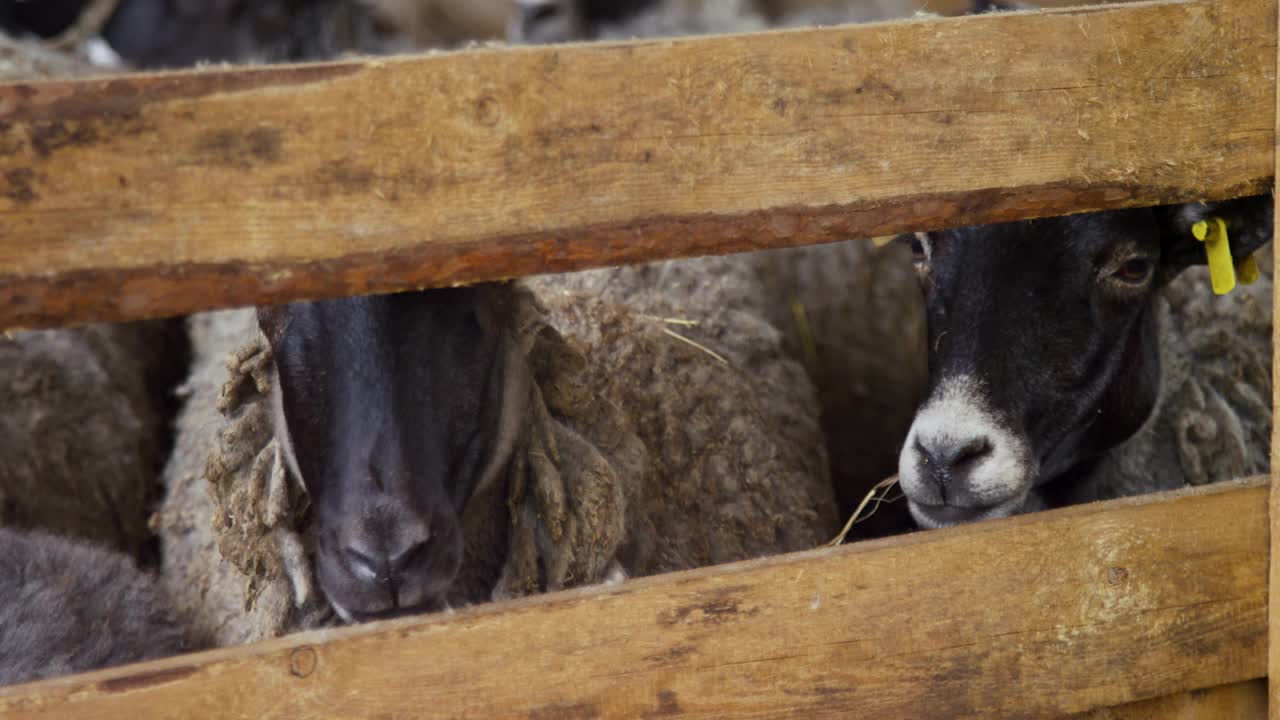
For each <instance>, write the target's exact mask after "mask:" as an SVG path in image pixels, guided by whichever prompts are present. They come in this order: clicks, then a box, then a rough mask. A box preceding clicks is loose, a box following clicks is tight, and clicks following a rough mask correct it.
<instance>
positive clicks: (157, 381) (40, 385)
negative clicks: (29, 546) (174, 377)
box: [0, 323, 180, 553]
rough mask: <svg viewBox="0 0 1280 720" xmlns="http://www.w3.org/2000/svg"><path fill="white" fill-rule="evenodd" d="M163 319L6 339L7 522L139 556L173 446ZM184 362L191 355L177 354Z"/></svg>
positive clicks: (1, 442) (1, 508)
mask: <svg viewBox="0 0 1280 720" xmlns="http://www.w3.org/2000/svg"><path fill="white" fill-rule="evenodd" d="M170 337H171V332H170V330H169V329H168V328H167V326H166V325H165V324H163V323H137V324H132V325H118V326H110V325H95V326H89V327H84V328H74V329H69V330H41V331H31V332H21V333H16V334H14V335H13V336H12V337H11V338H6V337H0V407H3V408H4V412H3V413H0V448H3V450H0V455H2V456H3V462H0V525H5V526H17V527H40V528H45V529H48V530H51V531H54V532H57V533H59V534H63V535H69V536H77V537H83V538H86V539H90V540H95V541H98V542H100V543H103V544H105V545H108V546H110V547H113V548H117V549H121V550H124V551H126V552H129V553H136V552H138V551H139V549H140V548H141V547H142V546H143V545H144V544H145V543H146V542H147V541H148V539H149V537H150V532H149V531H148V529H147V514H148V512H149V503H150V502H151V500H152V498H153V497H154V495H155V491H156V489H157V488H156V475H157V472H158V471H159V469H160V467H161V466H162V464H163V462H164V459H163V453H164V451H165V447H164V446H165V443H164V434H165V433H164V426H165V417H164V414H163V410H164V408H163V406H164V401H163V395H164V392H165V388H164V387H163V385H164V383H163V377H164V376H165V375H167V374H169V371H170V370H171V369H172V368H171V367H170V368H168V369H166V367H165V366H176V365H178V364H179V362H180V354H176V350H175V347H174V343H172V342H171V341H170ZM175 361H179V362H175Z"/></svg>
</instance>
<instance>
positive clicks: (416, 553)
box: [391, 534, 435, 573]
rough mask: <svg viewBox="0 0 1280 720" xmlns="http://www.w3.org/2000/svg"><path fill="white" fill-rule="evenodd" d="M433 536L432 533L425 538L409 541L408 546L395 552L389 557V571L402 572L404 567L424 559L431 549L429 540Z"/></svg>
mask: <svg viewBox="0 0 1280 720" xmlns="http://www.w3.org/2000/svg"><path fill="white" fill-rule="evenodd" d="M434 537H435V535H434V534H431V535H428V536H427V539H425V540H422V541H419V542H415V543H411V544H410V545H409V546H408V547H406V548H405V549H403V550H401V551H400V552H399V553H396V555H394V556H393V557H392V558H391V571H392V572H395V573H399V572H403V571H404V570H405V569H406V568H408V567H410V566H412V565H414V564H416V563H419V562H421V561H422V560H424V559H425V558H426V557H427V553H428V552H429V551H430V549H431V541H432V539H433V538H434Z"/></svg>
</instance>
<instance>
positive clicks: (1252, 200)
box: [1156, 194, 1273, 281]
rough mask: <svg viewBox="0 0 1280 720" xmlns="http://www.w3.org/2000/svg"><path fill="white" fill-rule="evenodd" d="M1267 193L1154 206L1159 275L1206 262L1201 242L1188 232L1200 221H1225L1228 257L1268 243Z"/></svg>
mask: <svg viewBox="0 0 1280 720" xmlns="http://www.w3.org/2000/svg"><path fill="white" fill-rule="evenodd" d="M1272 205H1273V203H1272V198H1271V195H1270V194H1267V195H1255V196H1253V197H1246V198H1238V199H1236V200H1226V201H1223V202H1216V203H1187V204H1185V205H1166V206H1163V207H1159V208H1156V217H1157V221H1158V223H1159V226H1160V274H1161V277H1162V279H1163V280H1165V281H1168V280H1171V279H1173V278H1174V277H1176V276H1177V275H1178V273H1180V272H1182V271H1183V270H1185V269H1187V268H1189V267H1192V266H1193V265H1204V264H1206V263H1207V262H1208V259H1207V256H1206V255H1205V246H1204V243H1202V242H1200V241H1199V240H1197V239H1196V237H1195V235H1193V234H1192V227H1193V226H1195V224H1196V223H1198V222H1200V221H1202V220H1206V221H1207V220H1210V219H1212V218H1222V220H1224V221H1225V222H1226V224H1227V239H1228V242H1229V243H1230V246H1231V257H1233V258H1234V259H1236V260H1237V261H1238V260H1243V259H1244V258H1247V257H1249V256H1250V255H1252V254H1253V253H1255V252H1257V251H1258V250H1259V249H1260V248H1262V247H1263V246H1264V245H1266V244H1267V243H1268V242H1271V235H1272V230H1273V224H1272V223H1273V220H1272Z"/></svg>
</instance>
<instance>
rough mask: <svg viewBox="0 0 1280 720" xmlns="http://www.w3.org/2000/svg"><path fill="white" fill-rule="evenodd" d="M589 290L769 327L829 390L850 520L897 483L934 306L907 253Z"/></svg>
mask: <svg viewBox="0 0 1280 720" xmlns="http://www.w3.org/2000/svg"><path fill="white" fill-rule="evenodd" d="M519 4H520V6H521V7H522V8H523V12H522V14H519V17H520V18H521V20H520V23H517V24H514V25H513V26H512V28H511V30H510V33H509V37H510V38H511V39H512V40H513V41H516V42H520V41H539V42H554V41H564V40H575V39H589V38H604V37H614V38H621V37H661V36H668V35H676V34H702V33H724V32H747V31H753V30H759V29H762V28H764V27H766V26H771V24H774V23H777V22H781V23H783V24H790V25H795V24H806V23H809V22H815V21H823V22H840V21H844V22H848V21H864V20H873V19H888V18H892V17H897V16H904V15H909V14H911V13H912V12H913V11H914V9H915V8H914V5H913V4H911V3H907V2H895V0H889V1H888V2H882V3H869V2H840V1H838V0H832V1H829V2H828V1H823V0H813V1H812V2H799V3H794V2H793V3H777V2H775V3H768V4H767V5H768V7H767V8H763V7H761V6H757V5H756V4H755V3H753V2H749V1H748V0H740V1H738V2H698V1H697V0H666V1H664V2H656V1H645V2H613V3H609V2H592V1H591V0H520V3H519ZM761 5H764V3H762V4H761ZM548 8H550V9H548ZM606 11H607V13H608V14H607V16H606ZM592 13H595V14H596V15H595V16H592V15H591V14H592ZM592 17H598V18H601V19H600V20H599V21H598V22H595V23H594V24H593V23H592V22H585V23H581V22H577V21H576V20H575V21H573V22H569V23H568V24H565V22H564V21H565V19H566V18H569V19H571V20H572V19H573V18H586V19H587V20H590V19H591V18H592ZM580 278H581V279H579V280H574V281H571V282H576V283H579V284H578V286H577V287H578V288H579V290H581V291H584V292H601V293H605V294H606V295H607V296H609V297H611V298H613V299H614V300H623V299H625V298H631V297H634V296H635V293H636V290H637V289H640V288H652V289H654V290H655V291H657V292H659V293H661V292H662V291H663V290H664V289H667V288H671V289H672V291H673V292H675V293H676V294H677V295H678V296H681V297H689V296H691V294H701V295H703V296H707V298H710V297H715V298H716V299H717V300H716V302H718V303H720V304H724V305H727V306H729V307H735V308H739V309H742V310H744V311H745V312H747V313H749V314H752V315H755V316H756V317H762V318H766V319H767V320H769V322H770V323H772V324H773V326H774V327H775V328H777V329H778V330H779V331H780V332H781V334H782V339H783V343H784V347H785V349H786V351H787V353H788V354H789V356H790V357H792V358H794V359H797V360H800V361H801V362H803V363H804V364H805V366H806V368H807V369H808V370H809V374H810V377H811V378H812V382H813V384H814V385H816V387H817V391H818V398H819V400H820V402H821V404H822V425H823V428H824V431H825V434H826V437H827V448H828V452H829V453H830V459H831V475H832V478H833V482H834V484H835V487H836V493H837V495H838V496H839V499H840V504H841V506H842V507H843V509H844V510H845V511H846V512H849V511H851V510H852V509H853V507H855V506H856V505H857V503H858V501H859V500H861V499H862V498H863V497H864V496H865V495H866V493H867V492H868V490H870V489H871V488H872V487H873V486H874V485H875V484H876V483H878V482H879V481H881V480H882V479H884V478H885V477H886V476H889V475H892V474H893V473H894V472H895V470H896V468H897V463H898V450H899V449H900V448H901V445H902V440H903V438H904V437H905V436H906V432H907V428H908V427H910V425H911V419H912V417H913V414H914V411H915V408H916V405H917V403H918V402H919V399H920V398H921V397H922V394H923V392H924V386H925V380H926V371H927V368H926V366H925V360H924V359H925V349H924V306H923V303H922V301H921V299H920V296H919V291H918V289H917V287H916V282H915V278H914V273H913V272H912V270H911V266H910V253H909V252H908V250H907V248H905V247H900V246H897V245H891V246H889V247H883V248H876V247H874V246H872V245H871V244H870V243H868V242H865V241H846V242H841V243H834V244H831V245H825V246H815V247H801V248H791V249H781V250H768V251H762V252H754V253H742V254H737V255H731V256H726V257H712V258H698V259H693V260H672V261H665V262H659V263H655V264H651V265H647V266H631V267H625V268H618V269H613V270H595V271H587V272H586V273H584V274H582V275H581V276H580ZM700 304H701V305H702V306H703V307H715V303H707V302H701V303H700ZM911 526H912V525H911V520H910V518H909V517H907V513H906V510H905V508H899V507H886V508H883V509H882V510H881V511H880V512H879V513H878V514H877V516H876V517H875V518H873V519H872V520H871V522H868V523H864V524H861V525H859V526H858V528H857V530H856V531H855V533H854V537H869V536H877V535H882V534H887V533H890V532H896V531H902V530H907V529H910V528H911Z"/></svg>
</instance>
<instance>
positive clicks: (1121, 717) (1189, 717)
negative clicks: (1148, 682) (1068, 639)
mask: <svg viewBox="0 0 1280 720" xmlns="http://www.w3.org/2000/svg"><path fill="white" fill-rule="evenodd" d="M1266 717H1267V681H1266V680H1249V681H1247V682H1240V683H1233V684H1231V685H1222V686H1220V687H1216V688H1206V689H1204V690H1192V691H1190V692H1184V693H1178V694H1176V695H1166V696H1165V697H1161V698H1155V699H1153V700H1142V701H1139V702H1135V703H1129V704H1127V705H1120V706H1119V707H1112V708H1103V709H1101V710H1094V711H1092V712H1088V713H1083V714H1080V715H1073V716H1072V717H1071V718H1070V720H1266Z"/></svg>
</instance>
